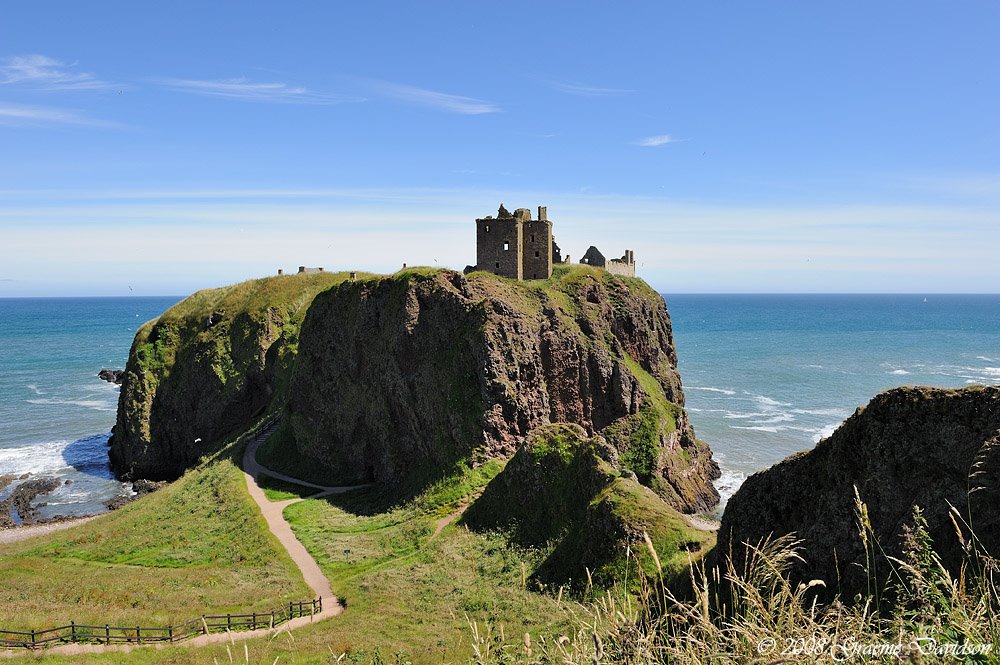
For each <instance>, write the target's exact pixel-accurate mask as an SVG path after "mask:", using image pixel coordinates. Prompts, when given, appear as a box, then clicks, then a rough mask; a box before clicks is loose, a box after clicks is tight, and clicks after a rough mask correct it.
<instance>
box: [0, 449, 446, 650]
mask: <svg viewBox="0 0 1000 665" xmlns="http://www.w3.org/2000/svg"><path fill="white" fill-rule="evenodd" d="M269 435H270V430H265V431H263V432H261V433H260V434H258V435H257V436H255V437H254V438H253V439H251V440H250V442H249V443H248V444H247V447H246V451H245V452H244V453H243V475H244V476H245V477H246V481H247V491H248V492H249V493H250V497H251V498H252V499H253V500H254V503H256V504H257V507H258V508H260V512H261V514H262V515H263V516H264V520H265V521H266V522H267V527H268V529H270V530H271V533H273V534H274V536H275V537H276V538H277V539H278V542H280V543H281V546H282V547H284V548H285V550H287V551H288V555H289V556H290V557H291V558H292V561H293V562H294V563H295V565H296V567H298V569H299V571H300V572H301V573H302V578H303V579H304V580H305V582H306V585H307V586H308V587H309V588H310V589H312V593H313V597H314V598H322V599H323V611H322V612H319V613H317V614H314V615H312V616H307V617H298V618H296V619H292V620H291V621H286V622H285V623H283V624H281V625H280V626H277V627H276V628H274V629H270V628H261V629H258V630H244V631H239V632H230V633H210V634H208V635H199V636H198V637H194V638H191V639H190V640H184V641H183V642H177V643H175V644H150V645H142V646H133V645H127V644H122V645H106V644H65V645H62V646H57V647H51V648H48V649H44V650H43V652H44V653H46V654H63V655H72V654H82V653H105V652H112V651H120V652H128V651H132V650H133V649H165V648H168V647H171V646H183V647H189V646H200V645H204V644H219V643H221V642H230V641H236V640H246V639H250V638H252V637H266V636H268V635H274V634H276V633H280V632H282V631H287V630H292V629H294V628H298V627H299V626H304V625H307V624H309V623H312V622H314V621H322V620H323V619H328V618H330V617H334V616H337V615H338V614H340V613H341V612H343V611H344V606H343V605H341V603H340V601H339V600H338V599H337V597H336V596H334V595H333V590H332V589H331V588H330V580H328V579H327V578H326V575H324V574H323V571H321V570H320V567H319V564H317V563H316V560H315V559H314V558H312V556H311V555H310V554H309V552H308V551H306V548H305V547H304V546H303V545H302V543H300V542H299V540H298V539H297V538H296V537H295V534H294V533H292V527H291V525H290V524H289V523H288V522H287V521H286V520H285V518H284V516H283V515H282V513H283V512H284V510H285V508H286V507H287V506H289V505H290V504H293V503H296V502H298V501H302V500H303V499H288V500H287V501H279V502H274V503H272V502H271V501H268V499H267V497H266V496H265V495H264V491H263V490H262V489H261V488H260V486H259V485H258V484H257V480H256V478H257V476H258V475H260V474H261V473H265V474H267V475H268V476H271V477H272V478H280V479H281V480H284V481H286V482H292V483H296V484H299V485H305V486H307V487H314V488H316V489H317V490H318V491H319V492H318V493H317V494H315V495H314V496H316V497H321V496H328V495H330V494H339V493H342V492H347V491H349V490H352V489H356V488H357V487H365V486H364V485H358V486H353V487H324V486H322V485H315V484H313V483H307V482H304V481H301V480H299V479H297V478H292V477H290V476H285V475H284V474H279V473H275V472H273V471H271V470H270V469H268V468H267V467H264V466H261V465H260V464H258V463H257V459H256V455H257V448H259V447H260V444H261V443H263V441H264V440H265V439H267V437H268V436H269ZM86 519H92V518H84V520H75V521H73V522H63V523H60V524H52V525H41V526H39V527H37V528H39V529H42V528H45V527H49V530H50V531H52V530H56V529H58V528H69V527H70V526H75V525H76V524H80V523H81V521H85V520H86ZM33 528H35V527H28V528H26V529H25V530H29V529H33ZM441 528H444V527H443V526H442V527H441ZM18 530H19V529H18ZM18 530H13V529H12V531H18ZM36 533H38V532H32V533H31V534H29V535H27V536H24V538H30V537H31V536H33V535H36ZM0 535H2V533H0ZM0 542H2V541H0ZM27 653H28V652H27V651H26V650H24V649H18V650H7V651H0V658H2V657H12V656H24V655H26V654H27Z"/></svg>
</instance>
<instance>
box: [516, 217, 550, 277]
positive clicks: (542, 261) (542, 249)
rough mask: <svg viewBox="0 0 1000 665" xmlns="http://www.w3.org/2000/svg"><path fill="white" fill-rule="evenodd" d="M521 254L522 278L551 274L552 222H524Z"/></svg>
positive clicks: (548, 275)
mask: <svg viewBox="0 0 1000 665" xmlns="http://www.w3.org/2000/svg"><path fill="white" fill-rule="evenodd" d="M522 233H523V235H522V238H523V244H522V250H521V255H522V256H523V257H524V269H523V276H524V279H548V278H549V277H551V276H552V222H549V221H545V220H530V221H527V222H524V229H523V232H522Z"/></svg>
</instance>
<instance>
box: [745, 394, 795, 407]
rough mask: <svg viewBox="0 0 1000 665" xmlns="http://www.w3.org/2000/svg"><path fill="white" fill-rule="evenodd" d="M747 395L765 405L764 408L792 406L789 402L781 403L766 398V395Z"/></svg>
mask: <svg viewBox="0 0 1000 665" xmlns="http://www.w3.org/2000/svg"><path fill="white" fill-rule="evenodd" d="M746 394H747V395H750V396H751V397H752V398H753V400H754V401H755V402H757V403H759V404H763V405H764V406H791V404H789V403H788V402H779V401H778V400H776V399H771V398H770V397H766V396H764V395H754V394H752V393H746Z"/></svg>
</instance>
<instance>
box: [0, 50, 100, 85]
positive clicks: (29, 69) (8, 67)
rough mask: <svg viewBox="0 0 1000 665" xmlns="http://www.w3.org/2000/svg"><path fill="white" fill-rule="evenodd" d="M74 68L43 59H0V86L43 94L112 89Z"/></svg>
mask: <svg viewBox="0 0 1000 665" xmlns="http://www.w3.org/2000/svg"><path fill="white" fill-rule="evenodd" d="M74 67H76V64H75V63H74V64H66V63H64V62H62V61H61V60H56V59H55V58H50V57H48V56H45V55H38V54H29V55H13V56H9V57H6V58H0V84H12V83H18V84H24V85H30V86H34V87H37V88H41V89H43V90H104V89H107V88H110V87H112V86H113V85H114V84H112V83H109V82H107V81H102V80H101V79H99V78H97V76H96V75H94V74H92V73H90V72H80V71H74V70H73V68H74Z"/></svg>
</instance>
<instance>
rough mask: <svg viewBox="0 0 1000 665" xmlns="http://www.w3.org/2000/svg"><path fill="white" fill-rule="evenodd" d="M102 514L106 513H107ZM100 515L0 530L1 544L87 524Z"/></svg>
mask: <svg viewBox="0 0 1000 665" xmlns="http://www.w3.org/2000/svg"><path fill="white" fill-rule="evenodd" d="M101 514H102V515H104V514H106V513H101ZM100 516H101V515H88V516H87V517H77V518H75V519H71V520H65V521H62V522H53V523H52V524H34V525H32V526H19V527H17V528H16V529H3V530H0V545H4V544H6V543H16V542H19V541H22V540H27V539H28V538H34V537H35V536H41V535H43V534H46V533H52V532H53V531H62V530H63V529H69V528H71V527H74V526H77V525H78V524H85V523H86V522H89V521H90V520H92V519H95V518H98V517H100Z"/></svg>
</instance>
